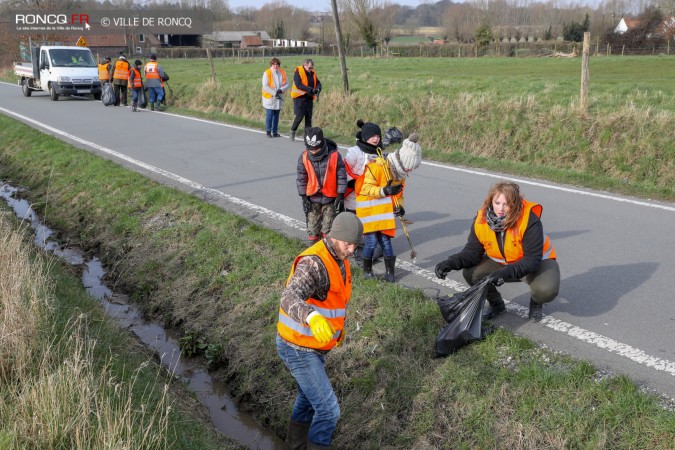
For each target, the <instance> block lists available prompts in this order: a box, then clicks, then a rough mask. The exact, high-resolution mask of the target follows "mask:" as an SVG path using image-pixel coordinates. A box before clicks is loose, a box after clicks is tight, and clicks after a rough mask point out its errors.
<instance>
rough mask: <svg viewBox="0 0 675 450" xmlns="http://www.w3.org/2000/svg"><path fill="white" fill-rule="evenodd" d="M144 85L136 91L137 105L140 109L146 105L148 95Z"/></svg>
mask: <svg viewBox="0 0 675 450" xmlns="http://www.w3.org/2000/svg"><path fill="white" fill-rule="evenodd" d="M145 89H146V88H145V86H144V87H142V88H141V90H140V91H139V92H138V107H139V108H141V109H145V108H147V107H148V95H147V92H146V91H145Z"/></svg>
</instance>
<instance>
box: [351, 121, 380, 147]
mask: <svg viewBox="0 0 675 450" xmlns="http://www.w3.org/2000/svg"><path fill="white" fill-rule="evenodd" d="M356 126H357V127H359V128H361V131H359V132H358V133H356V138H357V139H360V140H362V141H363V142H368V139H370V138H371V137H373V136H380V138H382V130H381V129H380V126H379V125H377V124H375V123H372V122H364V121H363V120H361V119H359V120H357V121H356Z"/></svg>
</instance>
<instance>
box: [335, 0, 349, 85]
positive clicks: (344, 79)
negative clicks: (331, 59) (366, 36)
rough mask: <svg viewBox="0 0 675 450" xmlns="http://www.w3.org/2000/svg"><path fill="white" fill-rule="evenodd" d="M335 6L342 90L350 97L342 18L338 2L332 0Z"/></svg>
mask: <svg viewBox="0 0 675 450" xmlns="http://www.w3.org/2000/svg"><path fill="white" fill-rule="evenodd" d="M331 5H332V6H333V20H334V21H335V37H336V38H337V48H338V57H339V58H340V69H341V70H342V89H343V92H344V94H345V96H348V95H349V79H348V78H347V62H346V61H345V52H344V48H343V45H344V44H343V41H342V29H341V28H340V17H339V16H338V8H337V0H331Z"/></svg>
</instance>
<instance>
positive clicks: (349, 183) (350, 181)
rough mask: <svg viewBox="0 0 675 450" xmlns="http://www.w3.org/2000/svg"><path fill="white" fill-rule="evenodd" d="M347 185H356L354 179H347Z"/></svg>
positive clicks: (353, 186)
mask: <svg viewBox="0 0 675 450" xmlns="http://www.w3.org/2000/svg"><path fill="white" fill-rule="evenodd" d="M347 187H348V188H352V189H354V188H355V187H356V180H355V179H353V178H352V179H351V180H349V181H347Z"/></svg>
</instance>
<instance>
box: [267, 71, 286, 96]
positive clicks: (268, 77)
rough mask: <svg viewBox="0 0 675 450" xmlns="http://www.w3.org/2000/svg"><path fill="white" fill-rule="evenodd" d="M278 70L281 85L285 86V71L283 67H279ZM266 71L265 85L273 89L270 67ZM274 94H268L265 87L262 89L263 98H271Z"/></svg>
mask: <svg viewBox="0 0 675 450" xmlns="http://www.w3.org/2000/svg"><path fill="white" fill-rule="evenodd" d="M279 71H280V72H281V85H282V86H285V85H286V72H284V69H282V68H279ZM265 73H267V85H268V86H269V87H271V88H272V89H273V90H274V89H275V88H274V77H273V76H272V69H267V70H266V71H265ZM274 95H275V94H270V93H269V92H266V91H265V89H263V90H262V96H263V97H265V98H272V97H273V96H274Z"/></svg>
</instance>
